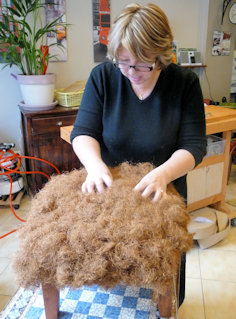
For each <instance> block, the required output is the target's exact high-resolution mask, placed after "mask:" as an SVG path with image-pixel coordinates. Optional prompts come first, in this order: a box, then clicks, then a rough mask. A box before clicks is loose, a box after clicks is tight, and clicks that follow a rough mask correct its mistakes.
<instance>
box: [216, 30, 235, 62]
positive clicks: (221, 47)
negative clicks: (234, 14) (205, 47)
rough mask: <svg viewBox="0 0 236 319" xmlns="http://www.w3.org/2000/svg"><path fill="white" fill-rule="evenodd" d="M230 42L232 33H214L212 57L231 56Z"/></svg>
mask: <svg viewBox="0 0 236 319" xmlns="http://www.w3.org/2000/svg"><path fill="white" fill-rule="evenodd" d="M230 41H231V32H224V31H214V32H213V44H212V55H215V56H224V55H229V51H230Z"/></svg>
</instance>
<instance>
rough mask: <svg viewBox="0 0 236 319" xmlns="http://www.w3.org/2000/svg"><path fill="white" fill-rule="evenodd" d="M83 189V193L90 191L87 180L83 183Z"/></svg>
mask: <svg viewBox="0 0 236 319" xmlns="http://www.w3.org/2000/svg"><path fill="white" fill-rule="evenodd" d="M81 189H82V192H83V193H87V192H88V190H87V183H86V182H84V183H83V184H82V187H81Z"/></svg>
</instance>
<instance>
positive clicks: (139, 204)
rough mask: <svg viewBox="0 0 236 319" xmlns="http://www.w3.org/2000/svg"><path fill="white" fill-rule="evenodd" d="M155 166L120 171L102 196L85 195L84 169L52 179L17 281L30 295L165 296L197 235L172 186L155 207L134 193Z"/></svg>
mask: <svg viewBox="0 0 236 319" xmlns="http://www.w3.org/2000/svg"><path fill="white" fill-rule="evenodd" d="M152 169H153V166H152V165H150V164H148V163H145V164H138V165H136V166H132V165H129V164H127V163H123V164H121V165H120V166H118V167H116V168H113V169H111V172H112V174H113V177H114V183H113V186H112V187H111V188H108V189H107V190H106V191H105V192H104V193H103V194H99V193H95V194H89V193H87V194H84V193H82V191H81V186H82V183H83V182H84V180H85V178H86V175H87V173H86V171H85V169H81V170H73V171H72V172H70V173H64V174H62V175H59V176H54V177H52V179H51V180H50V181H49V182H48V183H47V184H46V185H45V187H44V188H43V189H42V190H41V191H40V192H39V193H38V194H37V195H36V196H35V198H34V199H33V200H32V203H31V209H30V213H29V217H28V221H27V223H26V225H25V226H24V227H23V228H21V229H20V230H19V237H20V247H19V250H18V251H17V252H16V255H15V256H14V260H13V269H14V272H15V275H16V281H17V283H18V284H19V285H20V286H23V287H25V288H30V287H32V286H38V285H40V284H41V283H44V284H45V283H50V284H52V285H55V286H56V287H57V288H58V289H59V288H63V287H65V286H69V287H71V288H78V287H81V286H83V285H93V284H99V285H101V286H103V287H106V288H108V287H113V286H115V285H117V284H120V283H123V284H127V285H134V286H142V285H151V286H153V287H155V289H156V292H157V293H160V294H165V292H166V291H167V289H168V288H169V287H170V286H171V285H172V281H173V275H174V274H175V273H176V272H177V269H178V267H179V262H180V257H181V254H182V253H183V252H186V251H187V250H189V249H190V247H191V244H192V235H190V234H188V232H187V224H188V223H189V221H190V218H189V215H188V213H187V210H186V207H185V204H184V201H183V199H182V198H181V197H180V196H179V195H178V193H177V192H176V191H175V189H174V187H173V186H172V185H169V186H168V190H167V196H164V197H163V198H162V199H161V200H159V201H158V202H157V203H153V202H152V201H151V200H150V199H144V198H143V197H142V196H141V194H140V193H137V192H134V191H133V188H134V187H135V185H136V184H137V183H138V182H139V181H140V180H141V178H142V177H143V176H145V175H146V174H147V173H148V172H149V171H151V170H152Z"/></svg>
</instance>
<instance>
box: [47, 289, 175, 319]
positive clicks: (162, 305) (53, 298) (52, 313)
mask: <svg viewBox="0 0 236 319" xmlns="http://www.w3.org/2000/svg"><path fill="white" fill-rule="evenodd" d="M42 290H43V300H44V308H45V315H46V319H58V314H59V299H60V298H59V290H57V289H56V288H55V287H54V286H52V285H50V284H45V285H42ZM172 295H173V291H172V289H169V290H168V291H167V293H166V295H165V296H162V295H159V296H158V310H159V313H160V316H161V317H164V318H169V317H171V312H172Z"/></svg>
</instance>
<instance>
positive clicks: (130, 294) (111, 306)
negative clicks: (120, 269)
mask: <svg viewBox="0 0 236 319" xmlns="http://www.w3.org/2000/svg"><path fill="white" fill-rule="evenodd" d="M152 296H153V291H152V289H149V288H138V287H130V286H124V285H120V286H116V287H115V288H112V289H109V290H105V289H103V288H101V287H99V286H92V287H83V288H81V289H76V290H72V289H69V288H65V289H63V290H61V291H60V310H59V318H60V319H62V318H63V319H103V318H104V319H105V318H106V319H157V318H159V315H158V311H157V309H156V307H154V305H153V303H152ZM14 299H15V300H14V301H13V300H12V301H11V303H10V304H9V305H8V307H7V308H6V311H4V312H3V313H2V316H1V317H0V318H1V319H23V318H27V319H45V311H44V303H43V296H42V291H41V289H36V290H35V291H31V290H24V289H22V291H20V290H19V291H18V295H16V296H15V298H14Z"/></svg>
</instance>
